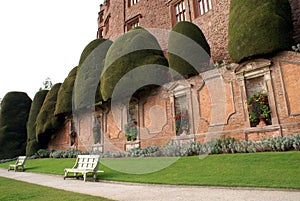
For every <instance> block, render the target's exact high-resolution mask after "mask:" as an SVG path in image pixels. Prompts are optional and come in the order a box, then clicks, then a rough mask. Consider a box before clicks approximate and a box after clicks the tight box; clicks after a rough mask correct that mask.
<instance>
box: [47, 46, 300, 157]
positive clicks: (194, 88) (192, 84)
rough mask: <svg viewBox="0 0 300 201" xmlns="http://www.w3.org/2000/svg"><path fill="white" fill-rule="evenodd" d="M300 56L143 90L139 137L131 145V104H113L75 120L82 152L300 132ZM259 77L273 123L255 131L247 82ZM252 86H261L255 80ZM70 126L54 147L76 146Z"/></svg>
mask: <svg viewBox="0 0 300 201" xmlns="http://www.w3.org/2000/svg"><path fill="white" fill-rule="evenodd" d="M299 76H300V53H296V52H281V53H279V54H278V55H276V56H275V57H272V58H268V59H256V60H251V61H246V62H244V63H242V64H231V65H227V66H226V67H222V68H218V69H214V70H211V71H208V72H205V73H202V74H200V75H199V76H194V77H192V78H189V79H187V80H179V81H176V82H172V83H168V84H166V85H164V86H162V87H158V88H155V89H152V90H149V91H147V93H145V92H143V94H140V95H139V97H138V98H137V100H138V104H137V125H138V136H137V139H136V140H135V141H133V142H127V141H126V138H125V132H124V125H125V124H126V123H127V106H126V104H120V105H118V106H115V107H114V108H111V105H110V103H106V104H105V105H102V106H101V108H98V109H97V110H96V111H91V112H86V113H83V114H81V115H80V116H75V117H74V122H75V125H77V126H76V129H77V130H76V132H77V139H78V143H77V147H76V148H77V149H79V150H82V151H86V150H95V149H97V150H101V151H104V152H105V151H124V150H128V149H130V148H134V147H147V146H151V145H161V146H163V145H165V144H166V143H168V142H172V141H173V142H174V141H177V142H180V143H183V142H187V141H195V140H196V141H202V142H203V141H207V140H210V139H211V138H217V137H220V136H222V135H225V136H231V137H234V138H236V139H238V140H258V139H260V138H266V137H272V136H284V135H291V134H297V133H300V107H299V98H300V97H299V93H298V90H297V89H298V88H299V87H298V86H300V81H299ZM256 78H259V83H260V84H259V85H258V87H257V90H259V89H261V85H264V89H266V90H267V92H268V96H269V105H270V108H271V111H272V113H271V119H272V124H271V125H267V126H256V127H251V124H250V121H249V117H248V107H247V93H248V92H247V88H248V89H249V86H248V87H247V83H248V82H249V80H251V79H254V81H256V80H255V79H256ZM253 83H254V85H250V86H252V87H254V88H255V87H256V85H257V83H256V82H253ZM182 96H184V97H185V98H186V99H185V100H186V108H187V111H188V118H189V127H190V128H189V131H188V134H185V133H183V134H181V135H176V129H175V119H174V118H175V115H176V114H175V99H176V98H177V97H182ZM95 116H97V117H98V118H100V124H101V142H100V143H98V144H94V143H93V137H92V135H93V127H94V123H93V122H94V121H93V119H94V118H95ZM69 127H70V126H69V124H66V126H65V128H64V129H63V130H61V131H60V132H59V133H57V137H56V138H55V139H53V140H52V141H51V142H50V144H49V148H50V149H63V150H65V149H67V148H71V146H70V143H69V133H70V132H69V129H68V128H69Z"/></svg>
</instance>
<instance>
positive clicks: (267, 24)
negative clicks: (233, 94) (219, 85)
mask: <svg viewBox="0 0 300 201" xmlns="http://www.w3.org/2000/svg"><path fill="white" fill-rule="evenodd" d="M229 18H230V19H229V28H228V52H229V55H230V57H231V60H232V61H233V62H237V63H238V62H241V61H242V60H245V59H247V58H251V57H255V56H261V55H265V54H269V53H274V52H276V51H279V50H287V49H290V48H291V46H292V43H293V40H292V36H291V31H292V27H293V25H292V18H291V8H290V4H289V1H288V0H242V1H241V0H231V1H230V17H229Z"/></svg>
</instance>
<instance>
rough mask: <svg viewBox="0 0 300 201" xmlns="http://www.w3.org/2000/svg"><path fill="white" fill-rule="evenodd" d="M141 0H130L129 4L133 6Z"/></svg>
mask: <svg viewBox="0 0 300 201" xmlns="http://www.w3.org/2000/svg"><path fill="white" fill-rule="evenodd" d="M138 2H140V0H128V6H133V5H134V4H137V3H138Z"/></svg>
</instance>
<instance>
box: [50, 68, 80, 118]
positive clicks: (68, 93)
mask: <svg viewBox="0 0 300 201" xmlns="http://www.w3.org/2000/svg"><path fill="white" fill-rule="evenodd" d="M76 74H77V67H74V68H73V69H72V70H71V71H70V73H69V74H68V76H67V77H66V79H65V80H64V82H63V83H62V85H61V87H60V88H59V91H58V95H57V103H56V105H55V112H54V115H55V116H57V115H63V116H66V115H69V114H71V113H72V98H73V88H74V82H75V78H76Z"/></svg>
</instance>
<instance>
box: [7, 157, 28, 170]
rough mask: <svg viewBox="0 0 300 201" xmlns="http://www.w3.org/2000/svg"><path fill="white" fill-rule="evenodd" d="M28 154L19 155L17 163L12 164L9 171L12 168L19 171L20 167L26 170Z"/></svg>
mask: <svg viewBox="0 0 300 201" xmlns="http://www.w3.org/2000/svg"><path fill="white" fill-rule="evenodd" d="M26 158H27V157H26V156H19V157H18V159H17V161H16V163H15V164H11V165H9V166H8V171H10V170H14V171H17V170H18V169H19V167H21V168H22V171H24V169H25V168H24V165H25V161H26Z"/></svg>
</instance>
